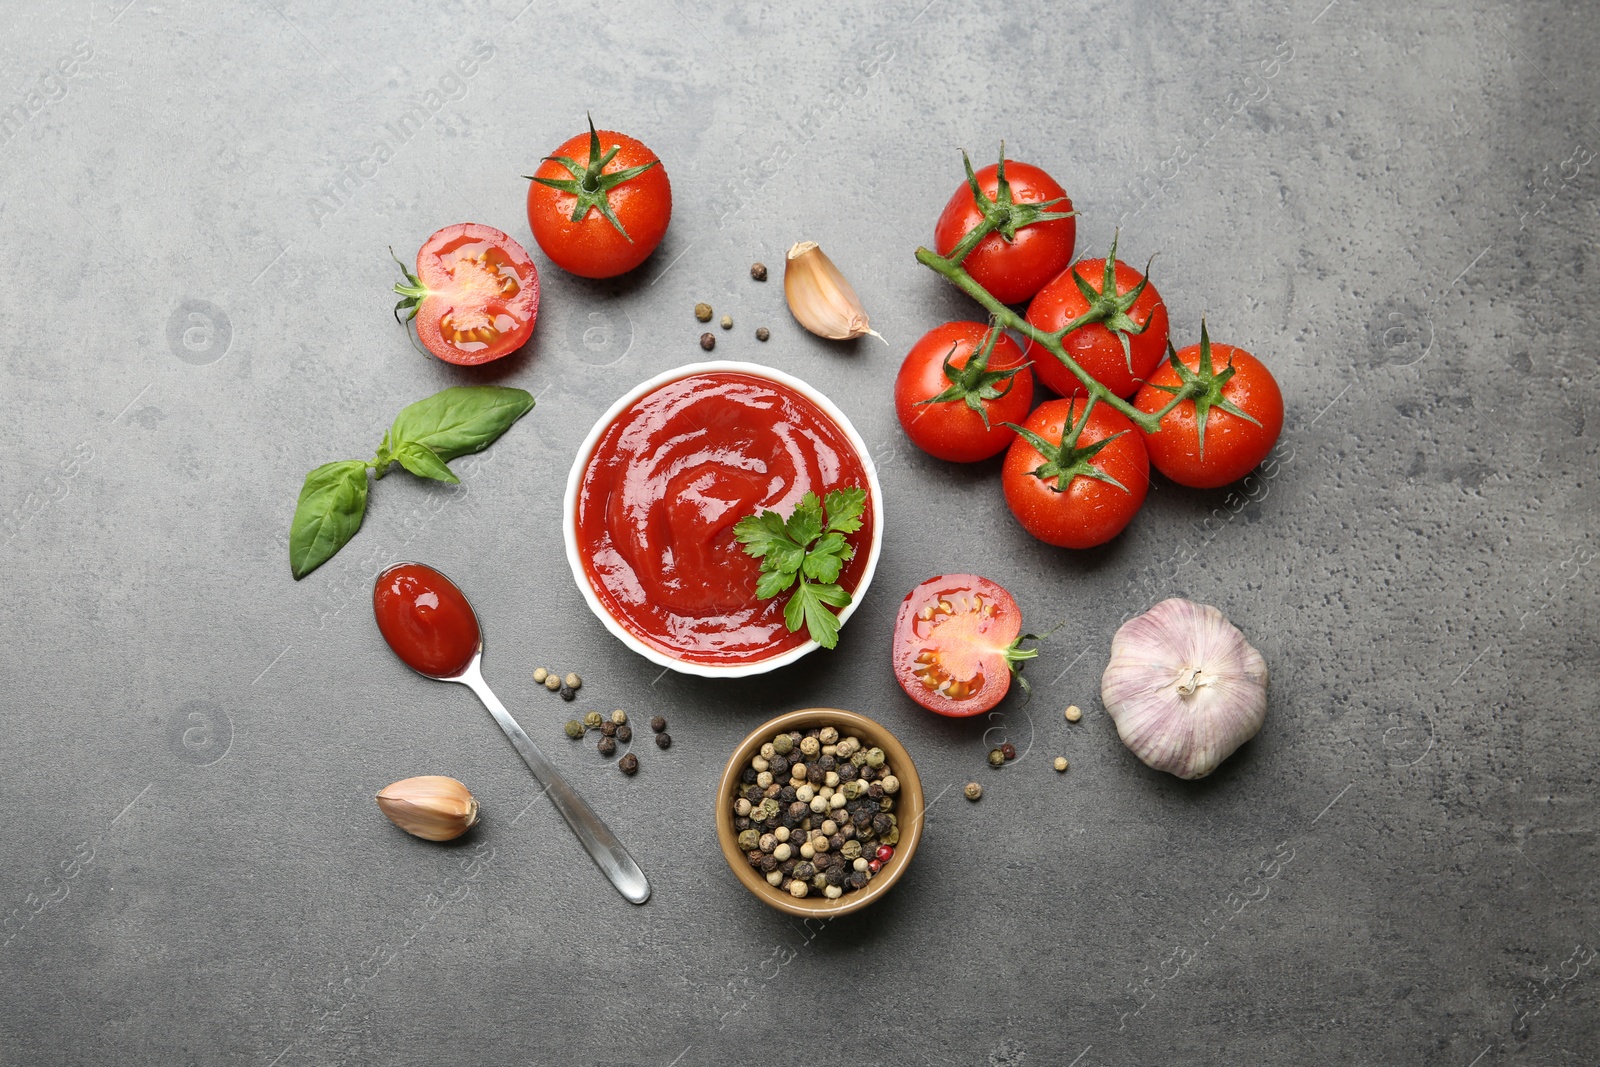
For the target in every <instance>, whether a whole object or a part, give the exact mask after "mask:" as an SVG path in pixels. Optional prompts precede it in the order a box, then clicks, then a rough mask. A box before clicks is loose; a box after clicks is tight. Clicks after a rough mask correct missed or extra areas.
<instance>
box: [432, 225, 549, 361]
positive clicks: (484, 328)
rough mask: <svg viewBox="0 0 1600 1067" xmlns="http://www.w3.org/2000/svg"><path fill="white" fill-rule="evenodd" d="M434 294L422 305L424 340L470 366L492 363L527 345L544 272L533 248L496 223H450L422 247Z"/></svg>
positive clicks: (445, 355) (439, 352)
mask: <svg viewBox="0 0 1600 1067" xmlns="http://www.w3.org/2000/svg"><path fill="white" fill-rule="evenodd" d="M417 277H418V279H419V280H420V281H421V283H422V285H423V286H424V287H425V288H426V289H427V294H426V295H425V296H423V297H422V299H421V300H420V301H419V302H418V304H417V317H416V324H417V337H418V338H419V339H420V340H421V341H422V344H423V346H424V347H425V348H427V350H428V351H429V352H431V353H433V354H434V355H435V356H438V357H439V358H440V359H442V360H444V361H445V362H446V363H455V364H458V365H463V366H472V365H476V364H479V363H487V362H489V361H490V360H493V359H499V358H500V357H501V356H505V355H509V354H510V353H512V352H515V351H516V350H517V349H519V348H521V347H522V346H523V345H524V344H525V343H527V340H528V338H529V337H530V336H531V335H532V333H533V325H534V322H535V320H536V319H537V318H538V315H539V271H538V268H536V267H535V266H534V265H533V260H531V259H529V258H528V253H527V252H526V251H524V250H523V248H522V246H521V245H519V244H517V242H516V241H514V240H512V239H511V238H510V237H509V236H507V235H506V234H504V233H501V232H500V231H499V230H497V229H494V228H493V227H491V226H480V225H478V224H477V223H472V222H463V223H458V224H456V225H454V226H446V227H445V228H444V229H442V230H440V231H439V232H438V233H436V234H434V235H433V236H432V237H430V238H428V240H427V241H426V242H425V243H424V244H423V246H422V248H421V250H420V251H418V252H417Z"/></svg>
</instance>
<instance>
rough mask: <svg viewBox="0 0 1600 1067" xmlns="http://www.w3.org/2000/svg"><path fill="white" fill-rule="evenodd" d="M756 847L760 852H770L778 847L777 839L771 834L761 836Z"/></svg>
mask: <svg viewBox="0 0 1600 1067" xmlns="http://www.w3.org/2000/svg"><path fill="white" fill-rule="evenodd" d="M757 847H758V848H760V849H761V851H762V852H771V851H772V850H773V849H775V848H777V847H778V839H777V838H776V837H774V836H772V835H771V834H762V835H761V840H760V841H759V842H758V843H757Z"/></svg>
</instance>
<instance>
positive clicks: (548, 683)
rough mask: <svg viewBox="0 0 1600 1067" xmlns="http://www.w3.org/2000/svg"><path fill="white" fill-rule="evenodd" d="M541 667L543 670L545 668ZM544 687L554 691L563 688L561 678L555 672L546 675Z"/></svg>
mask: <svg viewBox="0 0 1600 1067" xmlns="http://www.w3.org/2000/svg"><path fill="white" fill-rule="evenodd" d="M539 669H540V670H543V669H544V668H543V667H541V668H539ZM544 687H545V688H546V689H548V690H550V692H552V693H554V692H555V691H556V690H557V689H560V688H561V679H560V678H558V677H556V676H555V675H554V674H547V675H545V676H544Z"/></svg>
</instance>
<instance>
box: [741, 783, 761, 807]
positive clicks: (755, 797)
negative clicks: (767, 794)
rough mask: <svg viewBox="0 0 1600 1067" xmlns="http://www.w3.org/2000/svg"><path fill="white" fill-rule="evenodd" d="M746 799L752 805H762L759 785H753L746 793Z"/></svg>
mask: <svg viewBox="0 0 1600 1067" xmlns="http://www.w3.org/2000/svg"><path fill="white" fill-rule="evenodd" d="M744 798H745V799H746V800H748V801H749V802H750V803H752V804H759V803H761V798H762V792H761V787H760V786H759V785H753V786H751V787H750V788H749V789H746V790H745V791H744Z"/></svg>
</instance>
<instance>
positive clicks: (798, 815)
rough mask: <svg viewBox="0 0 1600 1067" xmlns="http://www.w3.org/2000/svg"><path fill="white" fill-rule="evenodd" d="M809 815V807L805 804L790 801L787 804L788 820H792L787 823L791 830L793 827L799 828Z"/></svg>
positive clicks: (800, 801)
mask: <svg viewBox="0 0 1600 1067" xmlns="http://www.w3.org/2000/svg"><path fill="white" fill-rule="evenodd" d="M809 814H811V805H809V804H807V803H806V802H805V801H803V800H795V801H791V802H790V803H789V809H788V812H787V815H788V816H789V818H790V820H792V821H791V822H790V823H789V826H790V828H791V829H793V828H794V827H796V826H799V825H800V823H801V822H803V821H804V820H805V817H806V816H807V815H809Z"/></svg>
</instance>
